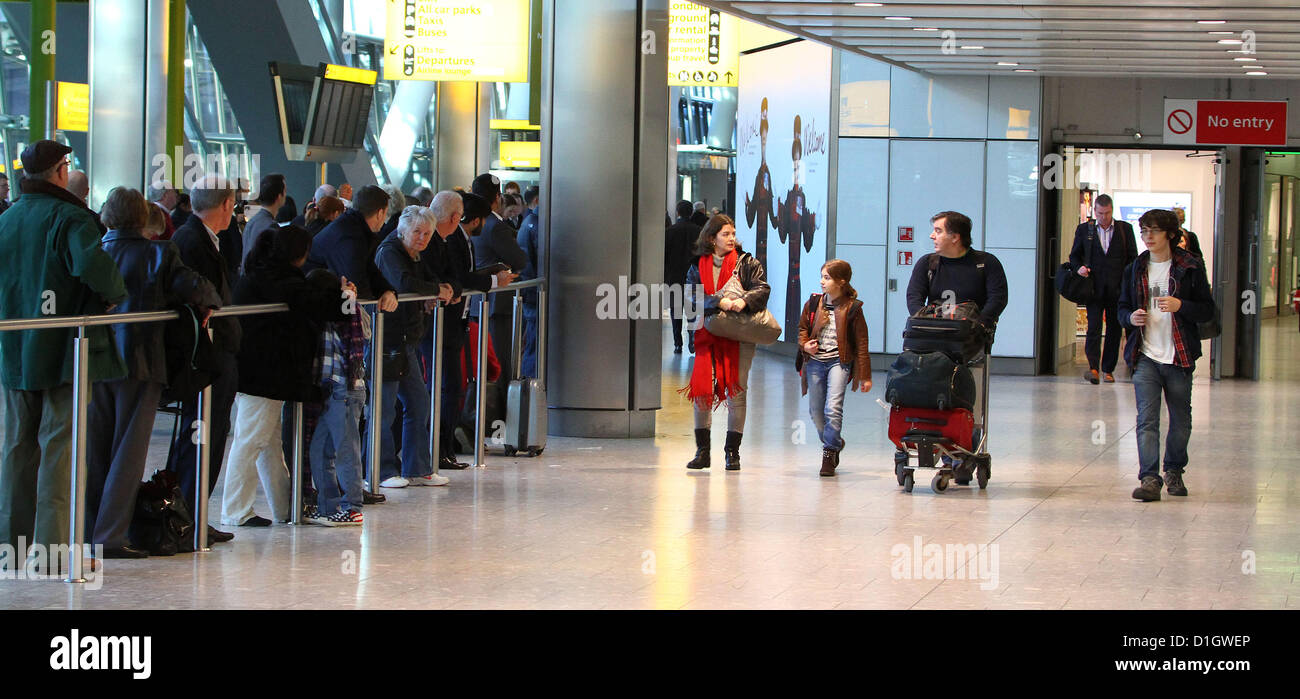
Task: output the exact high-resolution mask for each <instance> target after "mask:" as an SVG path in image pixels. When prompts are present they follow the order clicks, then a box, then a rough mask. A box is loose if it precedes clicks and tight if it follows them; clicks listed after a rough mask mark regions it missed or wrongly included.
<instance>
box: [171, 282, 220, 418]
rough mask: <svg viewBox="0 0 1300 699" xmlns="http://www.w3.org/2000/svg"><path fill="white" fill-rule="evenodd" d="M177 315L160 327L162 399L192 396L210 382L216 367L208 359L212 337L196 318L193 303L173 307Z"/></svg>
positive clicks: (185, 399)
mask: <svg viewBox="0 0 1300 699" xmlns="http://www.w3.org/2000/svg"><path fill="white" fill-rule="evenodd" d="M175 310H176V311H178V312H179V313H180V318H178V319H176V320H169V321H167V324H166V326H164V328H163V346H164V347H165V348H166V351H167V360H166V363H167V386H166V387H165V388H163V394H162V400H163V402H164V403H172V402H176V401H187V400H193V399H194V397H195V396H197V395H198V394H199V392H200V391H202V390H203V389H205V388H207V387H208V386H211V385H212V382H213V380H214V379H216V377H217V374H218V371H217V367H216V364H215V363H214V362H213V359H212V338H210V337H209V336H208V331H207V330H206V329H204V328H203V326H202V324H201V323H200V322H199V313H198V311H197V310H195V309H194V307H193V306H189V305H183V306H180V307H178V308H176V309H175Z"/></svg>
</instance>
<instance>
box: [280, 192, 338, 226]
mask: <svg viewBox="0 0 1300 699" xmlns="http://www.w3.org/2000/svg"><path fill="white" fill-rule="evenodd" d="M337 196H338V190H336V189H334V185H332V184H329V183H326V184H323V185H321V186H319V187H317V188H316V193H315V194H313V195H311V201H309V202H307V205H306V206H304V207H302V213H300V214H298V215H297V216H295V217H294V218H293V221H291V223H292V224H293V225H295V226H299V227H301V228H306V227H307V211H308V210H309V209H311V208H312V207H314V206H316V205H318V204H320V200H321V199H324V198H325V197H337Z"/></svg>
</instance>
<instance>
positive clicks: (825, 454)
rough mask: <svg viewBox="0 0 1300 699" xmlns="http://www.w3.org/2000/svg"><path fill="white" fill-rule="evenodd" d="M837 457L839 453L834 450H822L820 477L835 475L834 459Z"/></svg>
mask: <svg viewBox="0 0 1300 699" xmlns="http://www.w3.org/2000/svg"><path fill="white" fill-rule="evenodd" d="M838 455H839V452H837V451H835V450H834V449H828V448H824V449H822V470H821V475H823V476H833V475H835V457H836V456H838Z"/></svg>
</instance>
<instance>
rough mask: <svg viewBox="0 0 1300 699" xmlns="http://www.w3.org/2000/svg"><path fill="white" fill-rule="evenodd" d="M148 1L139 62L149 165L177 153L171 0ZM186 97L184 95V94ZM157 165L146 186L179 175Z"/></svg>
mask: <svg viewBox="0 0 1300 699" xmlns="http://www.w3.org/2000/svg"><path fill="white" fill-rule="evenodd" d="M144 4H145V5H146V9H145V12H146V14H147V15H148V19H147V22H148V24H147V26H146V28H145V37H146V38H145V41H146V44H147V45H146V47H145V62H144V65H143V66H137V69H138V68H143V69H144V81H145V104H144V153H143V155H142V157H143V158H144V162H145V164H146V165H152V160H153V157H154V154H158V153H172V154H174V151H172V150H170V149H168V147H167V136H168V133H167V125H168V123H169V121H170V120H169V119H168V107H169V106H170V103H171V95H170V92H169V90H170V86H169V82H168V80H167V72H168V67H169V63H170V62H169V55H168V53H169V51H170V49H171V46H170V42H169V41H168V38H169V37H168V35H169V34H170V32H171V22H170V19H169V16H170V14H171V0H148V2H147V3H144ZM183 60H184V59H182V61H183ZM183 65H184V64H183V63H182V66H183ZM182 89H183V88H182ZM182 99H184V95H183V94H182ZM182 104H184V102H182ZM178 145H179V144H178ZM172 157H173V158H174V157H175V156H174V155H173V156H172ZM157 169H158V168H157V167H156V166H151V167H149V171H148V172H146V173H145V181H144V185H145V186H146V187H147V186H149V185H150V184H152V183H153V182H154V181H156V180H164V179H166V180H170V179H173V178H174V177H175V176H174V175H161V173H158V172H155V170H157ZM160 175H161V176H160ZM132 181H134V180H132ZM172 185H173V186H176V187H183V186H184V185H183V184H181V183H176V182H173V183H172ZM145 196H148V194H147V193H146V195H145Z"/></svg>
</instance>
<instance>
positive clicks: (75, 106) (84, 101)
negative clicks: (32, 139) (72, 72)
mask: <svg viewBox="0 0 1300 699" xmlns="http://www.w3.org/2000/svg"><path fill="white" fill-rule="evenodd" d="M57 95H58V100H57V101H58V111H57V113H56V114H55V120H54V123H55V128H56V129H58V130H59V131H89V130H90V86H89V85H86V84H84V83H65V82H60V83H59V84H58V93H57Z"/></svg>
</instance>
